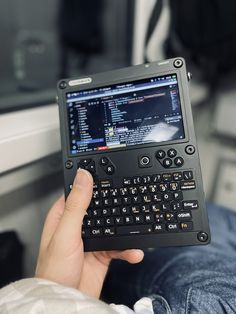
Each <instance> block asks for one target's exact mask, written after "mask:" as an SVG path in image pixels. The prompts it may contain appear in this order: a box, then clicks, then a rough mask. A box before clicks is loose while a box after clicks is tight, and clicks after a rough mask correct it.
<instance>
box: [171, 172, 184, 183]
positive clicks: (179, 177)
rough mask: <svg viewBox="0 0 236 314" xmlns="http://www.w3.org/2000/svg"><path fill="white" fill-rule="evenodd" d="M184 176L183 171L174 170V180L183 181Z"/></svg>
mask: <svg viewBox="0 0 236 314" xmlns="http://www.w3.org/2000/svg"><path fill="white" fill-rule="evenodd" d="M182 178H183V175H182V172H174V173H173V180H174V181H181V180H182Z"/></svg>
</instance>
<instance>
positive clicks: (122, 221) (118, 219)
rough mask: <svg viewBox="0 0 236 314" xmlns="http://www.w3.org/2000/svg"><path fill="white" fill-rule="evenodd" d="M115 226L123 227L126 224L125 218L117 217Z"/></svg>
mask: <svg viewBox="0 0 236 314" xmlns="http://www.w3.org/2000/svg"><path fill="white" fill-rule="evenodd" d="M115 224H116V225H123V224H124V218H123V217H115Z"/></svg>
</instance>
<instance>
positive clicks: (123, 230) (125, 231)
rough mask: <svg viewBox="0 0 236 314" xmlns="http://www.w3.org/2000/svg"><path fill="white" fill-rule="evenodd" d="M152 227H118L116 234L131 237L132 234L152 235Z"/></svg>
mask: <svg viewBox="0 0 236 314" xmlns="http://www.w3.org/2000/svg"><path fill="white" fill-rule="evenodd" d="M151 232H152V225H139V226H136V225H135V226H121V227H116V233H117V234H121V235H131V234H144V233H151Z"/></svg>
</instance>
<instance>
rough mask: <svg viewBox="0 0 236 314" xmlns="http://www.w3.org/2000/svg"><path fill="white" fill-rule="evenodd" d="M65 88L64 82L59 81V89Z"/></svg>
mask: <svg viewBox="0 0 236 314" xmlns="http://www.w3.org/2000/svg"><path fill="white" fill-rule="evenodd" d="M66 86H67V84H66V82H65V81H61V82H60V83H59V88H60V89H65V88H66Z"/></svg>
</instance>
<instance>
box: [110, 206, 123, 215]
mask: <svg viewBox="0 0 236 314" xmlns="http://www.w3.org/2000/svg"><path fill="white" fill-rule="evenodd" d="M111 214H112V216H120V214H121V212H120V208H119V207H113V208H111Z"/></svg>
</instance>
